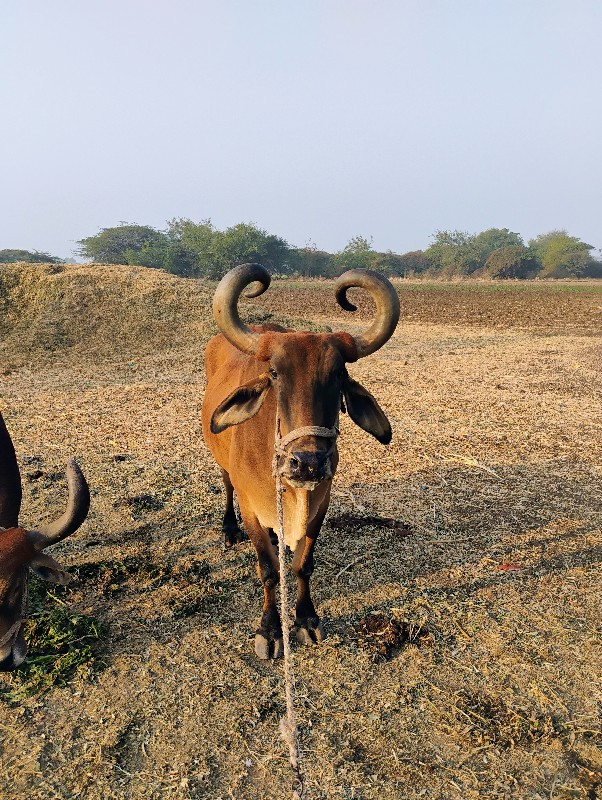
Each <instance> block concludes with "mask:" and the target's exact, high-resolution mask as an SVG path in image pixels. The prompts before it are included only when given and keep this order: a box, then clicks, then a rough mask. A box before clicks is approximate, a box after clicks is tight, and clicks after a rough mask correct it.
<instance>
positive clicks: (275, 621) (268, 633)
mask: <svg viewBox="0 0 602 800" xmlns="http://www.w3.org/2000/svg"><path fill="white" fill-rule="evenodd" d="M241 512H242V518H243V522H244V525H245V528H246V530H247V531H248V532H249V536H250V538H251V541H252V542H253V544H254V545H255V551H256V552H257V574H258V575H259V579H260V580H261V582H262V584H263V610H262V614H261V621H260V623H259V628H258V629H257V631H256V632H255V653H256V654H257V655H258V656H259V658H263V659H268V658H280V657H281V656H282V654H283V652H284V646H283V644H282V625H281V624H280V615H279V613H278V607H277V605H276V586H278V583H279V582H280V570H279V568H278V558H277V556H276V553H275V552H274V548H273V547H272V543H271V541H270V529H269V528H264V527H262V526H261V525H260V524H259V522H258V520H257V518H256V517H255V516H247V514H246V513H245V509H244V508H243V507H241Z"/></svg>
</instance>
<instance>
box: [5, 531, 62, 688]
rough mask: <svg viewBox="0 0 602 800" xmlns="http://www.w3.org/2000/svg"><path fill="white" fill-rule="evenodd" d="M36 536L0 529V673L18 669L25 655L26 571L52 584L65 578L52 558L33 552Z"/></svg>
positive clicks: (24, 532) (34, 550) (25, 532)
mask: <svg viewBox="0 0 602 800" xmlns="http://www.w3.org/2000/svg"><path fill="white" fill-rule="evenodd" d="M35 544H36V540H35V535H33V534H31V533H29V532H28V531H26V530H24V529H23V528H9V529H8V530H2V529H0V558H1V562H2V568H1V570H0V671H4V672H6V671H7V670H12V669H15V668H16V667H18V666H19V665H20V664H22V663H23V661H24V660H25V656H26V655H27V644H26V642H25V636H24V627H25V616H26V612H27V608H26V605H27V577H28V575H27V573H28V571H29V569H31V570H32V571H33V572H35V573H36V574H37V575H38V576H39V577H41V578H43V579H44V580H47V581H51V582H53V583H62V584H66V583H67V582H68V581H69V576H68V574H67V573H66V572H65V571H64V570H63V569H62V568H61V567H60V565H59V564H58V563H57V562H56V561H55V560H54V559H53V558H51V556H49V555H46V554H45V553H41V552H36V549H35Z"/></svg>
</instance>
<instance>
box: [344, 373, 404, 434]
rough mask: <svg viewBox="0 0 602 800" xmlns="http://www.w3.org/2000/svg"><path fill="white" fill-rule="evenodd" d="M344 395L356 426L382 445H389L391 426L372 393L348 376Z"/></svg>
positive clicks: (348, 411) (348, 410) (345, 381)
mask: <svg viewBox="0 0 602 800" xmlns="http://www.w3.org/2000/svg"><path fill="white" fill-rule="evenodd" d="M343 395H344V397H345V403H346V404H347V413H348V414H349V416H350V417H351V419H352V420H353V421H354V422H355V424H356V425H359V427H360V428H363V429H364V430H365V431H367V432H368V433H371V434H372V436H374V438H375V439H378V441H379V442H381V443H382V444H389V442H390V441H391V439H392V437H393V433H392V431H391V425H390V423H389V420H388V419H387V418H386V416H385V414H384V411H383V410H382V408H381V407H380V406H379V405H378V403H377V402H376V400H375V399H374V397H372V395H371V394H370V392H369V391H368V390H367V389H364V387H363V386H362V385H361V383H358V382H357V381H354V380H352V379H351V378H350V377H349V375H347V376H346V378H345V380H344V382H343Z"/></svg>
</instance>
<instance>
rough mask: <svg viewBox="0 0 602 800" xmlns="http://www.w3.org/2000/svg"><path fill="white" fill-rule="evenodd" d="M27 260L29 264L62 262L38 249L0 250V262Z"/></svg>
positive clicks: (60, 259) (8, 262)
mask: <svg viewBox="0 0 602 800" xmlns="http://www.w3.org/2000/svg"><path fill="white" fill-rule="evenodd" d="M16 261H27V262H28V263H31V264H62V263H63V259H62V258H57V257H56V256H51V255H50V254H49V253H44V252H41V251H40V250H0V264H14V263H15V262H16Z"/></svg>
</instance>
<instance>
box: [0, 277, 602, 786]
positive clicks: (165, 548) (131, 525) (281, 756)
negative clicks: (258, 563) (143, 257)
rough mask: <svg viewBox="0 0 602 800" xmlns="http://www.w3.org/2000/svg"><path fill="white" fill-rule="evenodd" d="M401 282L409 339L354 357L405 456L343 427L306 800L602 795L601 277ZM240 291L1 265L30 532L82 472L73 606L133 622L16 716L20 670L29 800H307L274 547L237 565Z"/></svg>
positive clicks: (317, 300) (280, 309)
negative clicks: (232, 330)
mask: <svg viewBox="0 0 602 800" xmlns="http://www.w3.org/2000/svg"><path fill="white" fill-rule="evenodd" d="M398 287H399V292H400V296H401V298H402V307H403V309H404V318H403V319H402V322H401V323H400V325H399V328H398V330H397V332H396V334H395V335H394V337H393V339H392V340H391V341H390V342H389V343H388V344H387V345H386V346H385V347H384V348H383V349H382V350H380V351H379V352H377V353H375V354H374V355H373V356H371V357H369V358H366V359H363V360H362V361H360V362H358V363H357V364H354V365H351V367H350V372H351V373H352V375H353V377H354V378H356V379H357V380H360V381H361V382H362V383H363V384H364V385H365V386H366V387H367V388H368V389H370V391H371V392H373V394H374V395H375V396H376V397H377V399H378V400H379V402H380V404H381V405H382V407H383V409H384V410H385V411H386V413H387V414H388V416H389V418H390V420H391V422H392V425H393V429H394V440H393V443H392V444H391V445H390V446H389V447H388V448H384V447H382V446H381V445H380V444H378V443H377V442H376V441H375V440H373V439H371V438H370V437H369V436H368V435H367V434H365V433H364V432H363V431H361V430H359V429H358V428H356V427H355V426H354V425H353V424H352V423H351V422H350V421H349V420H348V418H346V417H345V418H344V419H343V421H342V436H341V440H340V447H339V449H340V452H341V462H340V466H339V469H338V473H337V476H336V478H335V485H334V497H333V502H332V505H331V508H330V512H329V517H328V518H327V521H326V524H325V526H324V529H323V533H322V535H321V537H320V541H319V544H318V549H317V554H316V561H317V565H316V572H315V573H314V578H313V587H314V588H313V592H314V598H315V600H316V605H317V608H318V613H319V614H320V615H321V616H322V617H323V620H324V624H325V629H326V633H327V638H326V640H325V641H324V642H323V643H322V644H321V645H320V646H316V647H312V648H302V647H300V646H296V647H295V650H294V668H295V673H296V681H297V701H298V702H297V707H298V716H299V722H300V726H301V746H302V751H303V770H304V773H305V776H306V791H307V794H306V797H307V798H320V799H322V798H328V799H329V800H330V798H358V799H361V800H369V799H372V798H379V800H381V799H382V798H384V799H385V800H386V799H388V798H404V800H405V799H406V798H407V799H408V800H413V799H414V798H423V797H428V798H440V799H441V800H456V798H457V800H465V798H475V799H476V798H485V797H486V798H524V799H525V800H527V798H528V800H537V799H538V798H554V799H555V800H564V799H565V798H567V799H568V798H585V800H591V799H594V800H595V798H599V797H602V750H601V748H600V745H601V743H602V726H601V723H602V687H601V678H600V676H601V675H602V652H601V644H600V642H601V639H600V635H601V630H600V628H601V624H600V608H601V607H602V582H601V579H600V562H601V560H602V530H601V520H602V436H601V433H602V431H601V429H602V341H601V339H602V324H601V323H602V287H600V286H599V285H598V284H595V283H593V282H592V283H583V284H582V283H578V284H570V283H559V284H546V283H541V282H533V283H527V284H508V285H506V284H505V285H503V287H500V285H499V284H492V283H490V284H470V285H469V284H442V285H432V284H431V285H426V284H418V283H405V282H400V283H399V284H398ZM211 294H212V287H210V286H205V285H203V284H201V283H198V282H194V281H187V280H181V279H177V278H174V277H171V276H168V275H164V274H163V273H161V272H158V271H153V270H145V269H143V268H129V267H107V266H95V265H93V266H85V267H82V266H69V267H65V268H58V269H57V268H56V267H40V266H39V265H35V266H33V265H29V266H27V265H21V266H15V267H13V266H12V265H6V266H4V265H3V267H2V270H1V271H0V387H1V392H0V408H1V411H2V414H3V416H4V418H5V420H6V423H7V425H8V427H9V430H10V431H11V433H12V436H13V440H14V443H15V446H16V449H17V452H18V455H19V458H20V462H21V466H22V473H23V481H24V490H25V497H24V503H23V514H22V522H23V524H25V525H28V526H31V527H33V526H35V525H39V524H40V523H41V521H43V520H44V519H46V518H47V517H49V516H54V515H55V514H56V511H57V509H60V508H61V506H62V504H63V502H64V498H65V486H64V480H63V478H62V471H63V465H64V462H65V461H66V459H67V458H68V457H70V456H74V457H76V458H78V459H79V461H80V463H81V464H82V466H83V468H84V470H85V472H86V475H87V477H88V480H89V483H90V486H91V489H92V508H91V512H90V516H89V518H88V520H87V521H86V523H85V524H84V526H83V527H82V528H81V529H80V531H78V532H77V533H76V534H75V535H74V536H73V537H71V538H70V539H69V540H67V541H65V542H63V543H62V544H60V545H59V546H57V547H56V548H54V553H53V554H54V555H55V557H59V558H60V559H61V560H62V561H63V562H64V563H65V564H66V565H68V566H69V567H70V568H71V571H72V572H73V573H74V575H75V576H76V579H75V581H74V583H73V584H72V587H71V588H70V590H69V592H68V593H67V594H65V595H64V596H61V597H59V599H60V600H61V602H62V603H65V604H66V607H67V608H68V609H70V610H71V612H72V613H73V614H82V615H85V614H89V615H92V616H94V617H96V618H97V619H99V620H100V621H101V622H102V623H103V625H104V628H103V630H104V631H105V633H104V634H103V638H102V640H101V642H100V645H101V657H100V659H99V662H98V663H96V665H95V667H94V669H93V670H91V671H83V672H78V673H76V674H75V675H74V676H73V677H72V678H71V679H70V680H69V682H68V683H67V685H65V686H62V687H60V686H55V687H54V688H52V689H51V690H50V691H48V692H46V693H45V694H38V695H34V696H31V697H27V698H25V699H24V700H22V701H21V702H20V703H19V704H10V703H7V702H3V701H2V699H1V698H2V690H3V688H4V689H10V688H11V687H12V688H14V685H15V681H19V680H20V679H19V678H18V677H14V676H5V675H3V676H0V762H1V765H0V796H1V797H3V798H6V800H11V799H12V798H20V799H21V798H24V797H26V798H32V800H33V799H34V798H44V800H50V799H51V798H60V799H61V800H67V799H69V800H70V798H86V799H88V798H89V799H90V800H101V799H102V800H112V798H125V797H127V798H132V800H138V798H140V800H142V798H144V800H149V799H151V800H155V799H156V800H159V799H161V800H163V798H166V799H167V798H170V799H171V798H173V799H174V800H175V799H176V798H177V799H178V800H179V799H180V798H182V799H186V800H188V799H190V800H193V798H194V799H196V798H212V800H218V798H222V800H225V799H226V798H235V799H236V800H255V799H256V798H257V799H259V798H262V799H263V798H285V797H288V796H289V794H290V782H291V774H290V769H289V766H288V759H287V748H286V745H285V744H284V742H283V741H282V740H281V739H280V737H279V734H278V720H279V717H280V716H281V715H282V713H283V711H284V691H283V684H282V664H281V663H279V662H277V663H271V662H262V661H259V660H257V659H256V657H255V655H254V652H253V639H252V633H253V631H254V628H255V625H256V622H257V619H258V616H259V613H260V608H261V596H262V592H261V589H260V585H259V582H258V579H257V577H256V573H255V565H254V561H255V558H254V553H253V551H252V547H251V545H250V544H249V543H248V542H247V543H243V544H242V545H239V546H237V547H236V548H234V549H233V550H231V551H228V552H224V550H223V545H222V535H221V532H220V524H221V515H222V509H223V492H222V485H221V479H220V475H219V471H218V469H217V468H216V466H215V465H214V463H213V462H212V460H211V457H210V455H209V454H208V453H207V451H206V449H205V447H204V445H203V443H202V437H201V430H200V420H199V410H200V402H201V398H202V393H203V375H202V366H201V365H202V349H203V346H204V344H205V342H206V341H207V339H208V337H209V336H210V335H211V332H212V323H211V322H210V300H211ZM252 309H253V311H252ZM243 310H244V314H247V318H249V316H248V315H249V314H250V313H251V311H252V316H251V317H250V318H251V319H262V318H267V316H266V315H267V314H269V313H273V314H275V315H276V317H278V316H285V317H287V318H292V319H294V318H303V319H305V320H309V321H310V322H312V323H314V324H315V325H318V326H323V325H325V324H327V325H330V326H331V327H332V328H333V329H335V330H341V329H347V330H352V331H354V330H360V329H361V327H362V325H365V324H366V323H367V319H368V315H369V307H368V306H366V307H365V309H363V310H362V307H361V306H360V311H359V312H358V313H357V314H356V315H353V314H349V313H345V312H343V311H341V310H340V309H338V308H337V306H336V305H335V304H334V302H333V301H332V284H330V283H329V282H326V281H319V282H318V281H316V282H311V283H308V284H307V285H305V284H303V283H301V282H295V283H292V282H290V283H286V282H276V283H275V285H274V286H273V287H272V288H270V290H269V291H268V292H267V293H266V295H264V296H263V297H262V298H258V299H257V300H256V301H254V302H251V301H249V302H246V301H245V302H244V304H243ZM244 314H243V315H244ZM253 315H254V316H253ZM328 520H330V522H329V521H328ZM341 521H342V522H341ZM292 586H293V584H292V581H291V588H292Z"/></svg>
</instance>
